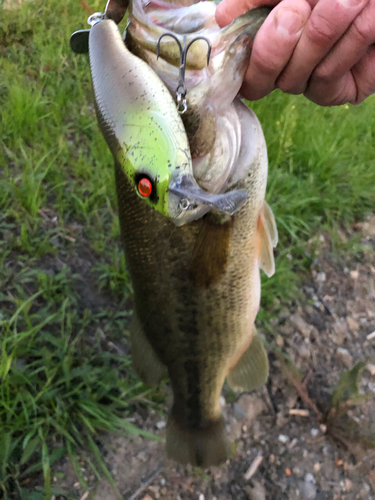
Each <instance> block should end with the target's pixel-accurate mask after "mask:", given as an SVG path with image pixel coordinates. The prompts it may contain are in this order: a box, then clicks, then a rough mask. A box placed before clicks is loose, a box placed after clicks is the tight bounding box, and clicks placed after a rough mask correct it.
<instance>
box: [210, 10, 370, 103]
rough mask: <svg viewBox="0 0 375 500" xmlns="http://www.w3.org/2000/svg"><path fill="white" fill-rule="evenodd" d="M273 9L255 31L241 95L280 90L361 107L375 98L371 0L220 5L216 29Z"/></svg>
mask: <svg viewBox="0 0 375 500" xmlns="http://www.w3.org/2000/svg"><path fill="white" fill-rule="evenodd" d="M266 4H267V5H270V4H271V5H276V7H275V8H274V9H273V11H272V12H271V14H270V15H269V16H268V18H267V19H266V21H265V22H264V24H263V26H262V27H261V29H260V30H259V32H258V34H257V36H256V38H255V41H254V46H253V50H252V55H251V59H250V64H249V67H248V69H247V72H246V75H245V79H244V84H243V86H242V94H243V95H244V96H245V97H246V98H248V99H251V100H257V99H260V98H262V97H264V96H266V95H267V94H269V93H270V92H272V91H273V90H274V89H276V88H279V89H281V90H283V91H284V92H288V93H290V94H304V95H305V96H306V97H307V98H308V99H310V100H311V101H313V102H315V103H316V104H319V105H321V106H336V105H341V104H345V103H346V102H349V103H351V104H360V103H361V102H363V101H364V100H365V99H366V98H367V97H368V96H370V95H371V94H373V93H375V44H374V42H375V0H320V1H318V0H281V1H280V0H223V1H222V2H221V3H220V4H219V6H218V8H217V11H216V20H217V22H218V24H219V25H220V26H225V25H227V24H229V23H230V22H231V21H232V20H233V19H234V18H236V17H237V16H239V15H241V14H243V13H244V12H246V11H248V10H250V9H252V8H254V7H258V6H260V5H266Z"/></svg>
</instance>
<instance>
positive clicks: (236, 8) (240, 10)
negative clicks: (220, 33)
mask: <svg viewBox="0 0 375 500" xmlns="http://www.w3.org/2000/svg"><path fill="white" fill-rule="evenodd" d="M280 1H281V0H222V1H221V2H220V3H219V5H218V6H217V8H216V22H217V24H218V25H219V26H220V27H221V28H222V27H223V26H227V25H228V24H230V23H231V22H232V21H233V19H235V18H236V17H238V16H241V15H242V14H245V13H246V12H248V11H249V10H251V9H254V8H255V7H261V6H262V5H271V6H274V5H277V4H278V3H279V2H280Z"/></svg>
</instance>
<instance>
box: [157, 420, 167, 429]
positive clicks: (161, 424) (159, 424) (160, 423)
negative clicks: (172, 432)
mask: <svg viewBox="0 0 375 500" xmlns="http://www.w3.org/2000/svg"><path fill="white" fill-rule="evenodd" d="M166 425H167V423H166V421H165V420H160V421H159V422H158V423H157V424H156V427H157V428H158V429H164V428H165V426H166Z"/></svg>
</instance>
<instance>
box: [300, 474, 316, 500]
mask: <svg viewBox="0 0 375 500" xmlns="http://www.w3.org/2000/svg"><path fill="white" fill-rule="evenodd" d="M302 492H303V498H304V500H314V498H315V497H316V486H315V478H314V476H313V475H312V474H310V473H308V474H306V476H305V482H304V483H303V488H302Z"/></svg>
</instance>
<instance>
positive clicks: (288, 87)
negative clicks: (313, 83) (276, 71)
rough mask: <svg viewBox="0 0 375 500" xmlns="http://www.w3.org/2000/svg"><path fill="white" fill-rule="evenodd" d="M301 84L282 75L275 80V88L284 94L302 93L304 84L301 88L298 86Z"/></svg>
mask: <svg viewBox="0 0 375 500" xmlns="http://www.w3.org/2000/svg"><path fill="white" fill-rule="evenodd" d="M300 86H301V84H300V83H299V85H297V84H296V82H295V81H294V80H293V81H292V80H290V79H287V78H285V77H284V78H283V77H282V76H281V77H280V78H279V79H278V80H277V88H279V89H280V90H282V91H283V92H285V93H286V94H294V95H297V94H302V93H303V91H304V88H305V85H304V86H303V88H300Z"/></svg>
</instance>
